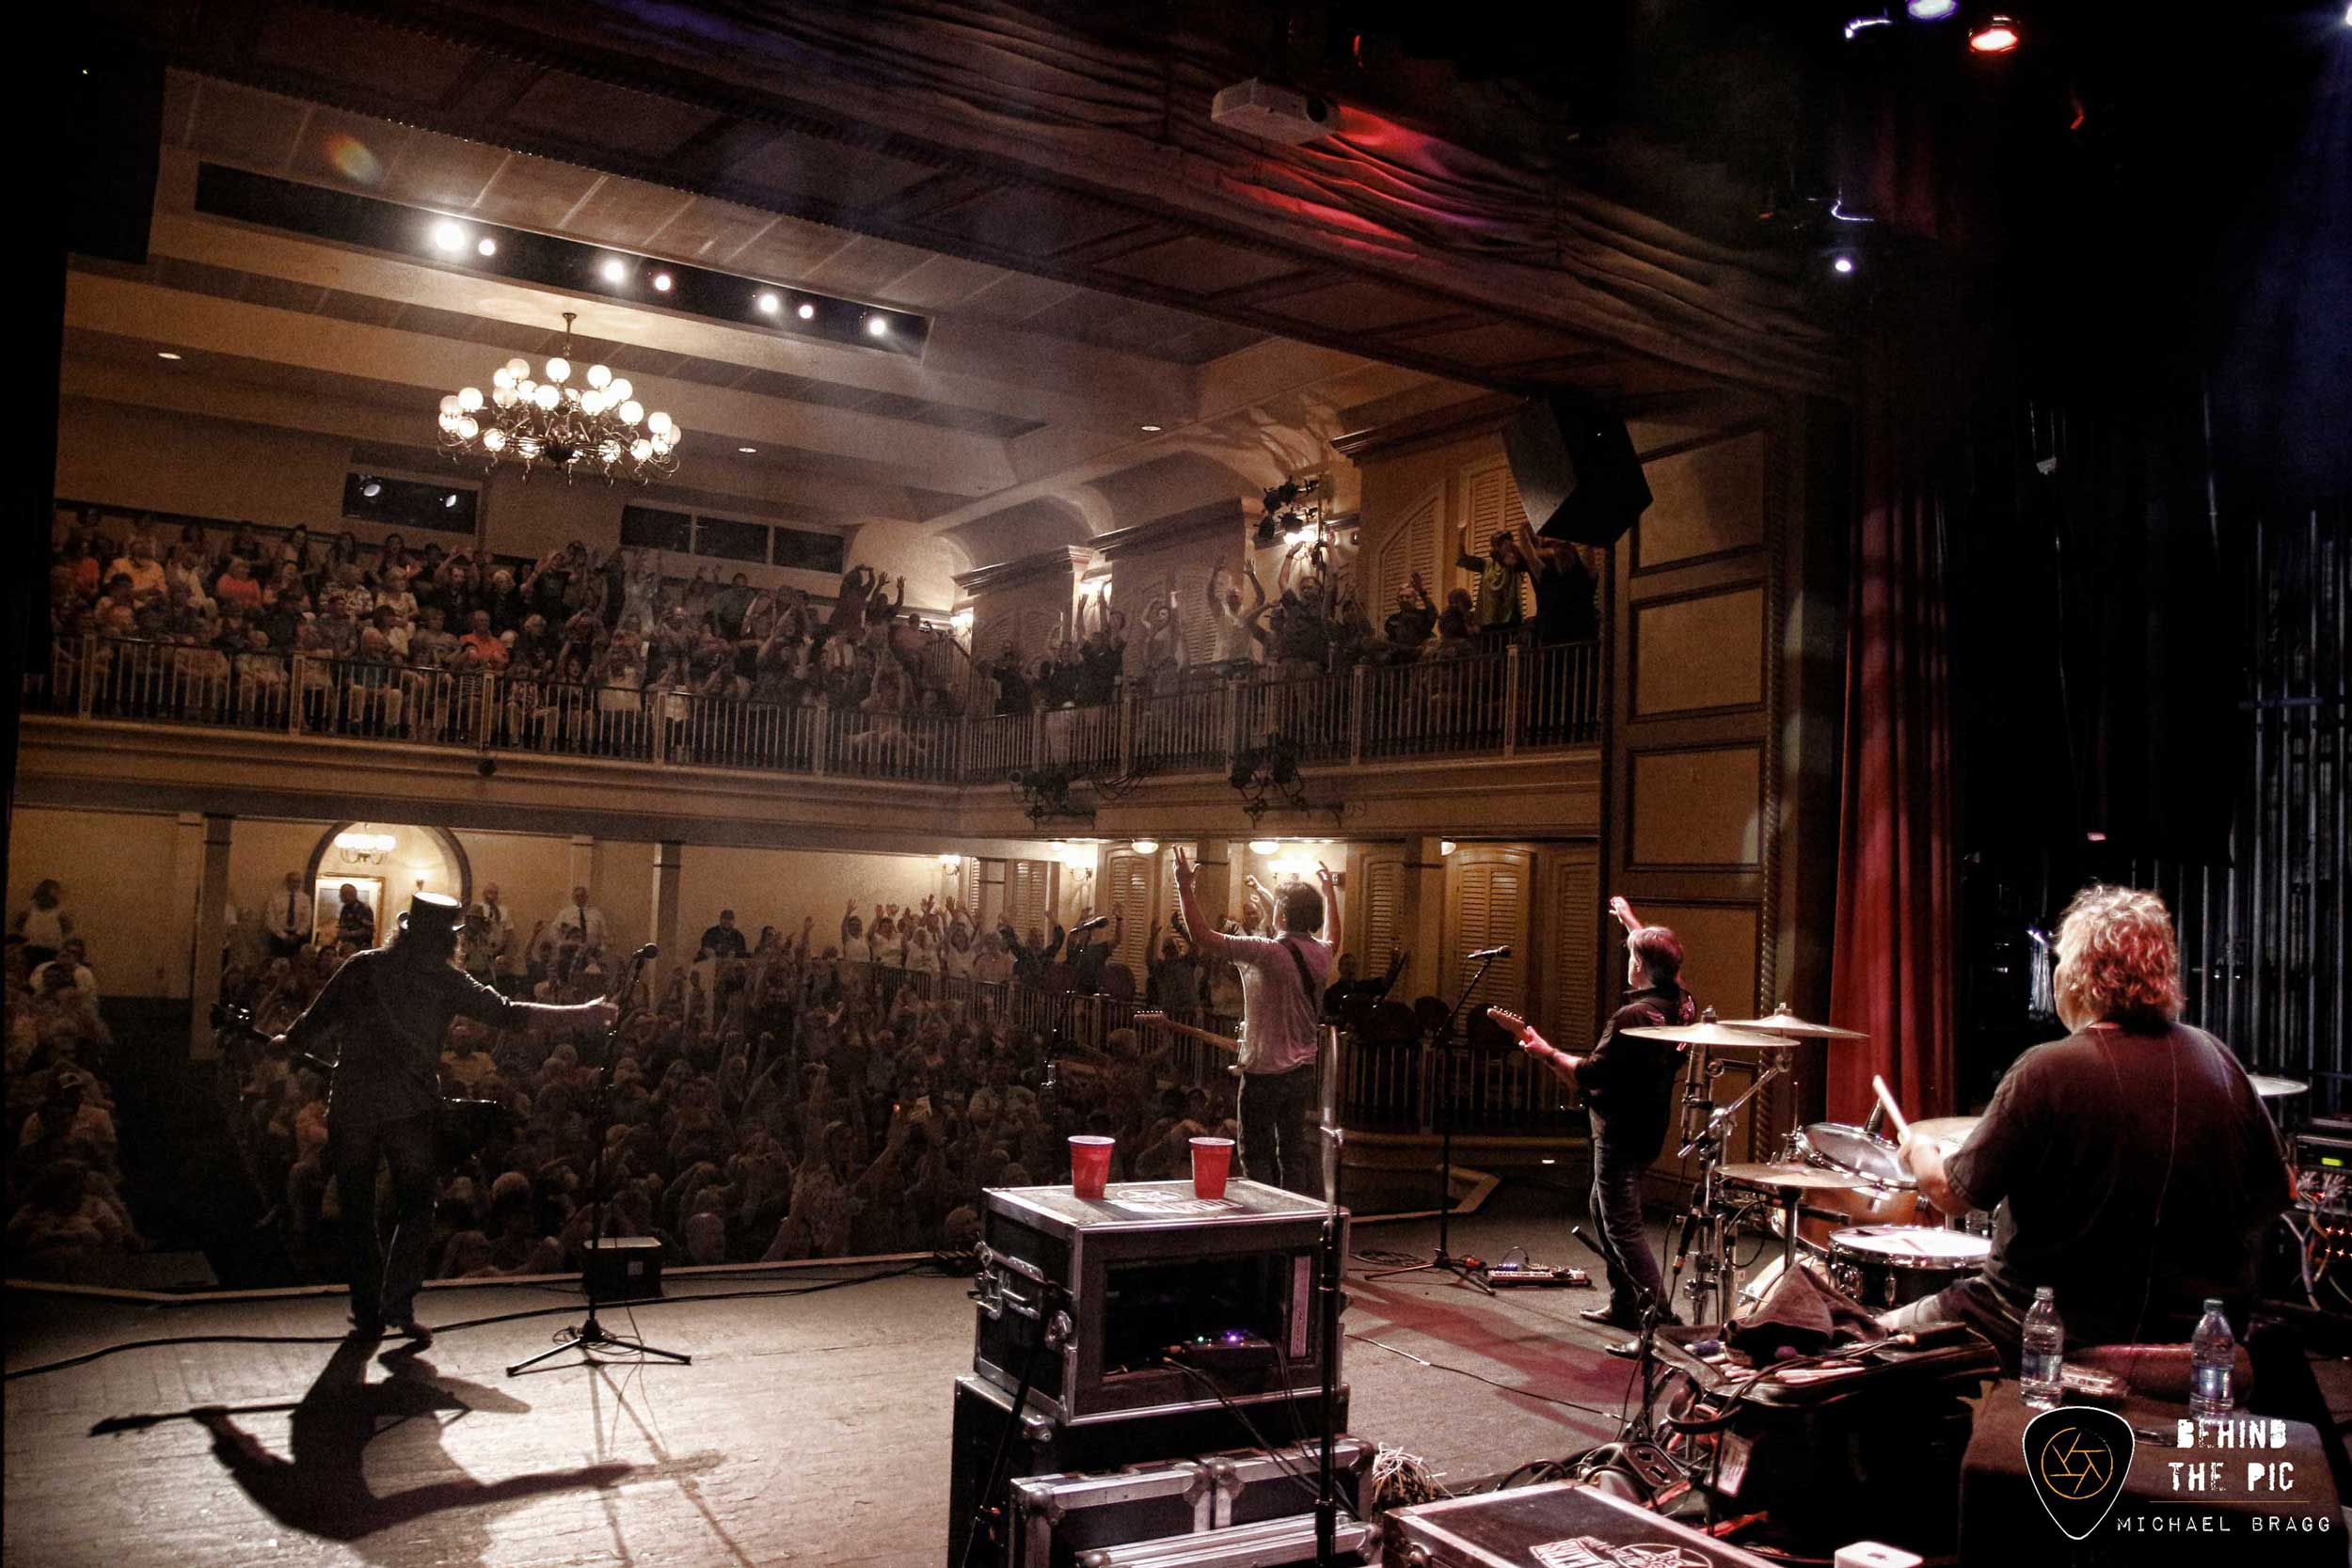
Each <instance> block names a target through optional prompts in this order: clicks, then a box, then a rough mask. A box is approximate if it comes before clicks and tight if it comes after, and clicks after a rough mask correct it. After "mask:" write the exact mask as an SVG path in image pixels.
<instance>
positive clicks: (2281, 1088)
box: [2246, 1072, 2311, 1100]
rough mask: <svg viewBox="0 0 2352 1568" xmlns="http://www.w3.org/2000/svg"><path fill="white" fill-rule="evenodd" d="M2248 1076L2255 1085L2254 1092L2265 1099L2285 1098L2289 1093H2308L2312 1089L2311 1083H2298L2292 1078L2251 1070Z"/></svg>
mask: <svg viewBox="0 0 2352 1568" xmlns="http://www.w3.org/2000/svg"><path fill="white" fill-rule="evenodd" d="M2246 1077H2247V1081H2248V1082H2249V1083H2251V1084H2252V1085H2254V1092H2255V1093H2256V1094H2258V1095H2261V1096H2262V1097H2263V1098H2264V1099H2265V1100H2284V1099H2286V1098H2287V1097H2288V1096H2289V1095H2295V1094H2307V1093H2309V1092H2310V1090H2311V1085H2309V1084H2298V1083H2296V1081H2295V1080H2294V1079H2292V1078H2273V1077H2271V1076H2270V1075H2269V1074H2267V1073H2262V1072H2249V1073H2248V1074H2247V1075H2246Z"/></svg>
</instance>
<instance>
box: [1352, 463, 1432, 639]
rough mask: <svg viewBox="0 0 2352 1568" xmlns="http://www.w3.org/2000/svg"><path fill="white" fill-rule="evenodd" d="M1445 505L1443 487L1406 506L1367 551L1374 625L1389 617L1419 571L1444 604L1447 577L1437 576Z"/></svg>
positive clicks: (1370, 607)
mask: <svg viewBox="0 0 2352 1568" xmlns="http://www.w3.org/2000/svg"><path fill="white" fill-rule="evenodd" d="M1444 504H1445V490H1444V487H1443V486H1439V487H1438V488H1437V489H1434V490H1431V491H1429V492H1427V493H1426V494H1424V495H1423V496H1422V498H1421V499H1419V500H1418V501H1415V502H1414V503H1413V504H1412V505H1411V506H1409V507H1406V509H1405V510H1404V512H1403V514H1402V515H1400V516H1398V518H1397V519H1396V520H1395V521H1394V522H1393V523H1391V524H1390V525H1389V526H1388V527H1387V528H1386V530H1385V531H1383V532H1381V533H1380V534H1379V536H1378V539H1377V542H1376V543H1374V544H1373V545H1372V548H1371V549H1370V550H1369V551H1367V552H1366V553H1367V554H1368V555H1369V556H1370V558H1371V560H1372V562H1373V571H1372V582H1371V584H1370V588H1371V598H1370V601H1369V603H1368V605H1367V609H1368V610H1369V612H1370V613H1371V615H1372V618H1373V620H1374V622H1375V624H1376V623H1377V622H1378V621H1379V620H1380V618H1381V617H1383V616H1385V615H1387V614H1388V612H1389V610H1390V609H1391V606H1393V605H1394V604H1395V603H1396V596H1397V595H1398V594H1401V593H1403V592H1404V591H1405V590H1406V587H1407V586H1408V585H1409V584H1410V583H1411V582H1412V580H1413V574H1414V573H1416V572H1419V573H1420V574H1421V578H1422V582H1423V583H1424V584H1426V585H1428V587H1429V592H1430V596H1431V597H1432V598H1434V599H1437V600H1438V601H1439V602H1440V603H1441V604H1442V602H1443V601H1444V597H1445V586H1444V585H1445V582H1446V578H1442V577H1440V576H1438V531H1439V528H1440V521H1439V515H1440V513H1441V512H1442V510H1443V508H1444ZM1372 526H1373V527H1378V526H1379V525H1378V524H1376V523H1375V524H1373V525H1372Z"/></svg>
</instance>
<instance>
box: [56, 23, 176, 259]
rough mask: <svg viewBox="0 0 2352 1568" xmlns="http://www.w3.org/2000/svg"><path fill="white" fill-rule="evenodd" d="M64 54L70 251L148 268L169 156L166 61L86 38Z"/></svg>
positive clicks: (62, 140)
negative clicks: (158, 179)
mask: <svg viewBox="0 0 2352 1568" xmlns="http://www.w3.org/2000/svg"><path fill="white" fill-rule="evenodd" d="M58 57H59V58H60V59H61V60H62V62H63V69H64V71H66V73H67V74H66V79H65V81H64V82H63V83H61V84H59V97H60V98H61V99H62V100H63V108H64V112H65V119H64V125H65V127H66V131H67V134H66V135H62V136H60V137H58V138H57V140H56V143H55V145H56V149H57V150H58V151H59V152H60V153H61V154H62V158H63V162H64V164H65V167H64V169H63V171H62V173H63V175H64V179H63V181H62V190H61V193H60V196H61V199H62V201H63V202H64V205H65V212H64V214H63V215H64V219H65V241H66V248H68V249H69V250H73V251H78V252H80V253H81V254H82V255H85V256H99V257H103V258H106V259H107V260H109V261H128V262H131V263H133V264H135V265H144V264H145V263H146V261H147V240H148V229H149V225H150V221H151V219H152V217H153V216H154V212H155V173H156V169H157V167H158V166H159V165H160V163H161V161H162V156H163V135H164V62H163V59H162V57H161V56H159V55H148V54H143V53H140V52H138V51H136V50H132V49H126V48H124V47H122V46H121V45H120V44H119V43H116V42H109V41H105V40H87V39H86V40H83V43H82V46H81V47H80V48H79V49H78V50H73V51H67V52H63V53H61V55H59V56H58Z"/></svg>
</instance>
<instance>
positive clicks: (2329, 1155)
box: [2295, 1124, 2352, 1175]
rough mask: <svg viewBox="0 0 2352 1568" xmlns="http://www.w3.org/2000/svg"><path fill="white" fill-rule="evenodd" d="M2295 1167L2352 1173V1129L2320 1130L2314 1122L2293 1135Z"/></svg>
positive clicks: (2298, 1168)
mask: <svg viewBox="0 0 2352 1568" xmlns="http://www.w3.org/2000/svg"><path fill="white" fill-rule="evenodd" d="M2295 1168H2296V1169H2297V1170H2308V1171H2342V1172H2344V1173H2346V1174H2348V1175H2352V1131H2345V1132H2334V1131H2328V1132H2321V1131H2319V1130H2318V1129H2317V1127H2316V1124H2314V1126H2313V1128H2312V1130H2310V1131H2306V1132H2297V1133H2296V1135H2295Z"/></svg>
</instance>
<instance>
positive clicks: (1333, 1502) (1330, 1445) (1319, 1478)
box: [1315, 1026, 1347, 1568]
mask: <svg viewBox="0 0 2352 1568" xmlns="http://www.w3.org/2000/svg"><path fill="white" fill-rule="evenodd" d="M1324 1038H1325V1040H1326V1042H1327V1044H1328V1046H1329V1049H1328V1050H1327V1051H1326V1052H1325V1053H1324V1067H1323V1127H1322V1133H1323V1193H1324V1197H1325V1199H1326V1200H1327V1204H1328V1212H1327V1213H1326V1214H1325V1215H1324V1219H1323V1241H1322V1247H1321V1253H1322V1257H1321V1269H1320V1271H1319V1277H1318V1279H1317V1280H1316V1287H1315V1288H1316V1290H1317V1291H1319V1292H1320V1293H1319V1294H1318V1295H1317V1297H1316V1305H1317V1306H1318V1307H1320V1308H1321V1309H1322V1311H1321V1322H1320V1324H1319V1326H1318V1327H1317V1330H1316V1332H1317V1333H1318V1334H1319V1335H1320V1336H1321V1337H1322V1339H1323V1453H1322V1455H1321V1457H1320V1459H1319V1461H1318V1463H1317V1465H1316V1476H1315V1563H1316V1568H1331V1565H1332V1564H1334V1563H1336V1562H1337V1561H1338V1560H1339V1532H1340V1490H1339V1477H1338V1466H1337V1464H1336V1461H1335V1460H1334V1459H1333V1453H1334V1450H1336V1449H1338V1447H1339V1441H1340V1314H1341V1313H1342V1312H1343V1311H1344V1310H1345V1309H1346V1307H1347V1297H1346V1295H1345V1294H1344V1292H1343V1291H1341V1289H1340V1281H1341V1278H1342V1275H1343V1271H1344V1270H1345V1267H1346V1253H1347V1211H1346V1209H1344V1208H1343V1207H1342V1205H1341V1202H1340V1181H1341V1172H1342V1171H1343V1169H1345V1168H1346V1164H1347V1162H1346V1160H1345V1158H1344V1157H1343V1156H1344V1152H1345V1145H1346V1142H1347V1134H1346V1132H1344V1131H1343V1129H1342V1128H1341V1126H1340V1117H1339V1105H1338V1101H1339V1093H1338V1087H1337V1085H1338V1083H1339V1076H1340V1062H1339V1055H1340V1053H1339V1032H1338V1031H1337V1030H1336V1029H1332V1028H1330V1027H1329V1026H1325V1030H1324Z"/></svg>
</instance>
